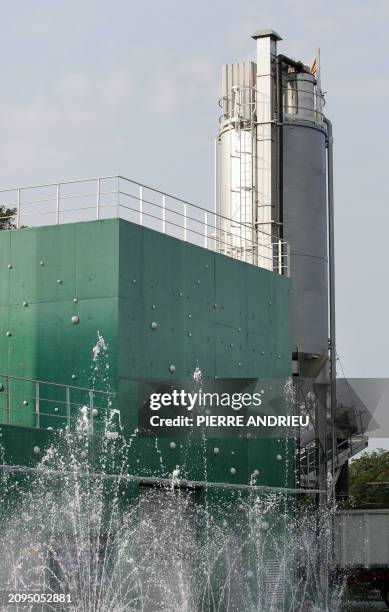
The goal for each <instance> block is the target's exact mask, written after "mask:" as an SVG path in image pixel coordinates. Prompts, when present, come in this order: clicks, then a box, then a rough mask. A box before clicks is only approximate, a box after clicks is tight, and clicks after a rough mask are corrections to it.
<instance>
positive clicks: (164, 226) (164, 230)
mask: <svg viewBox="0 0 389 612" xmlns="http://www.w3.org/2000/svg"><path fill="white" fill-rule="evenodd" d="M162 233H163V234H166V196H165V194H163V196H162Z"/></svg>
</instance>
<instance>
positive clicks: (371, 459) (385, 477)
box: [349, 448, 389, 510]
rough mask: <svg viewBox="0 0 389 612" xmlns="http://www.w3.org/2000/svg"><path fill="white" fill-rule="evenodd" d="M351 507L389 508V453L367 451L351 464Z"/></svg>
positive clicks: (385, 451) (384, 451) (381, 450)
mask: <svg viewBox="0 0 389 612" xmlns="http://www.w3.org/2000/svg"><path fill="white" fill-rule="evenodd" d="M349 493H350V498H349V505H350V506H352V507H353V508H365V509H366V510H368V509H369V508H371V509H373V508H389V451H388V450H384V449H382V448H381V449H378V450H375V451H367V452H365V453H363V454H362V455H361V456H360V457H358V459H355V460H354V461H352V462H351V463H350V467H349Z"/></svg>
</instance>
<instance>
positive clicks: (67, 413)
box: [66, 387, 70, 431]
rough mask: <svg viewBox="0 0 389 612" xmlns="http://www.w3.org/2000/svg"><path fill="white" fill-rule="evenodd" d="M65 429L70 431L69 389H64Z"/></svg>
mask: <svg viewBox="0 0 389 612" xmlns="http://www.w3.org/2000/svg"><path fill="white" fill-rule="evenodd" d="M66 427H67V429H68V431H70V389H69V387H66Z"/></svg>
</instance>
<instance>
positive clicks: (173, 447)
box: [169, 442, 177, 450]
mask: <svg viewBox="0 0 389 612" xmlns="http://www.w3.org/2000/svg"><path fill="white" fill-rule="evenodd" d="M169 447H170V449H171V450H175V449H176V448H177V444H176V443H175V442H170V444H169Z"/></svg>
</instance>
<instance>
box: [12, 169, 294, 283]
mask: <svg viewBox="0 0 389 612" xmlns="http://www.w3.org/2000/svg"><path fill="white" fill-rule="evenodd" d="M0 206H1V207H3V210H5V209H14V210H15V211H16V212H15V214H14V215H13V217H12V221H13V223H14V226H15V227H16V228H18V229H19V228H22V227H26V226H28V227H31V226H39V225H58V224H62V223H74V222H78V221H91V220H96V219H108V218H121V219H125V220H127V221H131V222H132V223H136V224H139V225H142V226H145V227H148V228H150V229H153V230H156V231H159V232H162V233H164V234H168V235H169V236H173V237H175V238H178V239H180V240H185V241H188V242H190V243H192V244H196V245H198V246H201V247H204V248H206V249H209V250H212V251H216V252H218V253H221V254H224V255H227V256H228V257H232V258H234V259H239V260H241V261H244V262H246V263H251V264H254V265H257V266H260V267H263V268H266V269H268V270H272V271H274V272H277V273H278V274H284V275H289V253H288V244H287V243H286V242H285V241H283V240H280V239H279V238H278V237H276V236H272V235H269V234H266V233H265V232H263V231H261V230H259V229H257V230H254V229H253V228H252V227H251V226H249V225H247V224H244V223H240V222H238V221H235V220H234V219H229V218H227V217H223V216H222V215H218V214H216V213H215V212H213V211H211V210H207V209H205V208H202V207H200V206H196V205H195V204H192V203H190V202H187V201H186V200H183V199H181V198H176V197H174V196H172V195H170V194H168V193H166V192H163V191H160V190H158V189H153V188H152V187H148V186H147V185H143V184H142V183H139V182H137V181H133V180H130V179H127V178H125V177H123V176H120V175H115V176H102V177H97V178H88V179H79V180H74V181H63V182H59V183H48V184H43V185H33V186H26V187H15V188H9V189H1V190H0ZM4 218H5V217H4V215H3V219H4Z"/></svg>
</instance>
